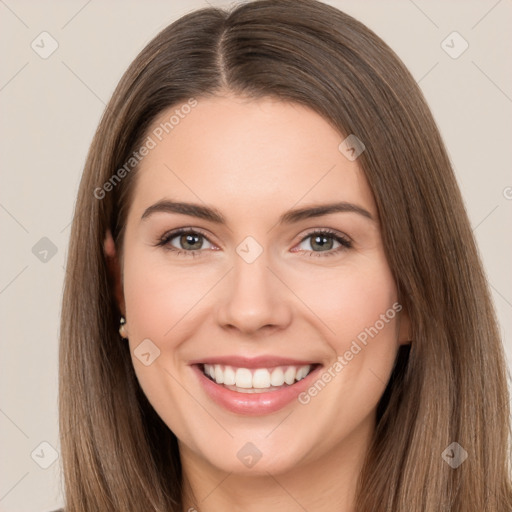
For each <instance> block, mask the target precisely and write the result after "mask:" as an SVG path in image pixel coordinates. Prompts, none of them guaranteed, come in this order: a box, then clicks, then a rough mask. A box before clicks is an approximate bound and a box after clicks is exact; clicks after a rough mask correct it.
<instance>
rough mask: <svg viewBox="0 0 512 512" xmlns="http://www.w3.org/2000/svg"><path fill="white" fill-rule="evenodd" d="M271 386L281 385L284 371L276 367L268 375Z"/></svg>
mask: <svg viewBox="0 0 512 512" xmlns="http://www.w3.org/2000/svg"><path fill="white" fill-rule="evenodd" d="M270 384H272V386H282V385H283V384H284V372H283V370H282V369H281V368H276V369H275V370H274V371H273V372H272V375H271V376H270Z"/></svg>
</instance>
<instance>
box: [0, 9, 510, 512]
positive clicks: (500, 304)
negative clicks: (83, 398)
mask: <svg viewBox="0 0 512 512" xmlns="http://www.w3.org/2000/svg"><path fill="white" fill-rule="evenodd" d="M327 3H330V4H332V5H334V6H336V7H339V8H340V9H341V10H343V11H345V12H347V13H348V14H350V15H353V16H354V17H355V18H357V19H358V20H360V21H362V22H363V23H365V24H366V25H367V26H368V27H370V28H371V29H372V30H374V31H375V32H376V33H377V34H378V35H379V36H380V37H382V38H383V39H384V40H385V41H386V42H387V43H388V44H389V45H390V46H391V47H392V48H393V49H394V50H395V51H396V53H397V54H398V55H399V57H400V58H401V59H402V60H403V61H404V62H405V64H406V65H407V67H408V68H409V70H410V71H411V73H412V75H413V76H414V77H415V79H416V80H417V81H418V83H419V84H420V86H421V88H422V90H423V92H424V94H425V96H426V98H427V101H428V103H429V105H430V107H431V109H432V111H433V114H434V117H435V119H436V121H437V123H438V126H439V129H440V131H441V134H442V136H443V138H444V140H445V143H446V146H447V149H448V152H449V155H450V158H451V160H452V163H453V165H454V168H455V172H456V175H457V179H458V182H459V185H460V188H461V190H462V194H463V196H464V199H465V202H466V207H467V210H468V213H469V217H470V220H471V224H472V226H473V230H474V233H475V236H476V240H477V242H478V246H479V248H480V253H481V256H482V259H483V262H484V265H485V270H486V272H487V276H488V279H489V283H490V286H491V289H492V294H493V298H494V303H495V306H496V310H497V313H498V318H499V321H500V326H501V332H502V334H503V339H504V340H505V346H506V350H507V357H508V361H509V367H510V365H511V363H512V342H511V340H510V338H511V335H512V321H511V319H512V266H511V265H510V261H512V241H511V236H510V235H511V232H510V225H511V222H510V221H511V211H512V176H511V173H510V169H512V152H511V151H510V145H511V141H512V115H511V113H512V99H511V98H512V67H511V66H509V65H508V64H506V62H509V60H510V59H509V56H510V49H511V48H510V46H511V41H512V38H511V36H510V25H511V21H512V19H511V18H512V4H511V3H510V2H508V1H502V0H500V1H495V0H488V1H487V0H480V1H465V2H462V1H452V2H445V1H440V0H438V1H432V0H431V1H426V0H414V1H413V0H399V1H387V2H383V1H365V2H362V1H357V0H351V1H344V0H337V1H335V0H331V1H329V2H327ZM208 4H209V5H214V6H226V5H230V4H229V3H226V2H224V3H221V2H218V1H215V0H209V1H208V2H207V1H206V0H190V1H184V0H174V1H170V0H167V1H150V2H142V1H139V2H134V1H130V2H127V1H121V0H116V1H112V0H111V1H109V2H108V3H106V2H100V1H98V0H89V1H87V0H81V1H76V0H73V1H69V0H68V1H63V0H62V1H54V0H53V1H46V2H34V1H30V0H0V20H1V21H0V24H1V26H0V39H1V44H2V62H3V64H2V66H1V74H0V108H1V120H2V121H1V136H0V148H1V155H2V162H1V164H2V165H1V188H0V226H1V233H2V251H1V253H2V265H1V273H0V310H1V317H0V326H1V333H2V334H1V338H0V343H1V352H0V357H1V371H0V388H1V390H2V392H1V395H0V438H1V440H2V441H1V465H0V510H1V511H3V512H11V511H12V512H14V511H16V512H29V511H30V512H33V511H41V512H43V511H46V510H52V509H55V508H57V507H58V506H60V505H61V504H62V502H63V498H62V491H61V488H62V483H61V476H60V467H59V464H60V459H59V457H58V456H59V442H58V418H57V353H58V326H59V314H60V301H61V292H62V286H63V280H64V275H65V269H64V265H65V261H66V247H67V244H68V238H69V233H70V223H71V216H72V211H73V204H74V201H75V197H76V193H77V189H78V183H79V179H80V176H81V172H82V169H83V165H84V162H85V157H86V153H87V150H88V147H89V144H90V142H91V139H92V136H93V134H94V131H95V129H96V127H97V125H98V122H99V119H100V116H101V114H102V112H103V109H104V107H105V104H106V103H107V101H108V100H109V98H110V96H111V94H112V92H113V90H114V88H115V86H116V84H117V83H118V81H119V79H120V77H121V75H122V73H123V72H124V71H125V69H126V68H127V66H128V65H129V64H130V62H131V61H132V60H133V59H134V58H135V56H136V55H137V54H138V52H139V51H140V50H141V49H142V48H143V47H144V46H145V45H146V44H147V43H148V42H149V41H150V40H151V39H152V38H153V37H154V36H155V35H156V34H157V33H158V32H159V31H160V30H161V29H163V28H164V27H165V26H167V25H168V24H169V23H171V22H172V21H174V20H176V19H177V18H179V17H181V16H182V15H183V14H185V13H187V12H190V11H192V10H195V9H197V8H201V7H206V6H208ZM440 456H441V454H440Z"/></svg>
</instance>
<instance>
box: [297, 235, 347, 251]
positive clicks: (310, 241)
mask: <svg viewBox="0 0 512 512" xmlns="http://www.w3.org/2000/svg"><path fill="white" fill-rule="evenodd" d="M308 246H309V247H308ZM298 247H299V250H301V251H304V252H310V253H311V256H331V255H334V254H337V253H339V252H341V251H344V250H347V249H350V248H351V247H352V242H351V241H350V240H349V239H348V238H347V237H345V236H344V235H342V234H341V233H338V232H336V231H331V230H330V229H321V230H316V231H313V232H311V233H309V234H308V235H306V236H305V237H304V238H303V239H302V241H301V242H300V244H299V246H298ZM322 253H323V254H322Z"/></svg>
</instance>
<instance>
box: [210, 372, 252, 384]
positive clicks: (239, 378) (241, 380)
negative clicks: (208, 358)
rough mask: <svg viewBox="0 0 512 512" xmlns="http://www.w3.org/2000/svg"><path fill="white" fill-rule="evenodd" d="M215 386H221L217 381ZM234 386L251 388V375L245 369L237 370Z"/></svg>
mask: <svg viewBox="0 0 512 512" xmlns="http://www.w3.org/2000/svg"><path fill="white" fill-rule="evenodd" d="M215 382H217V384H221V383H220V382H218V381H217V380H216V381H215ZM235 386H236V387H237V388H247V389H248V388H252V373H251V370H248V369H247V368H238V370H237V371H236V374H235Z"/></svg>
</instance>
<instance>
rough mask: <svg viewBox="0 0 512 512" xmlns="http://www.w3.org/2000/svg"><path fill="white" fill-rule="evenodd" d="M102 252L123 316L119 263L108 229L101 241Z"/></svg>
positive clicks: (124, 310)
mask: <svg viewBox="0 0 512 512" xmlns="http://www.w3.org/2000/svg"><path fill="white" fill-rule="evenodd" d="M103 252H104V253H105V260H106V262H107V268H108V273H109V276H110V282H111V286H112V289H113V292H114V297H115V299H116V302H117V305H118V307H119V310H120V311H121V314H122V315H123V316H124V315H125V314H126V309H125V303H124V293H123V282H122V273H121V266H120V264H119V257H118V254H117V251H116V245H115V243H114V239H113V238H112V233H111V232H110V229H108V230H107V233H106V235H105V240H104V242H103Z"/></svg>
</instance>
